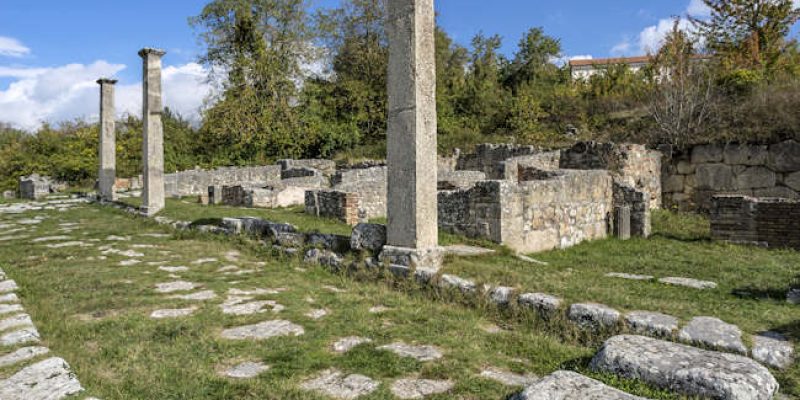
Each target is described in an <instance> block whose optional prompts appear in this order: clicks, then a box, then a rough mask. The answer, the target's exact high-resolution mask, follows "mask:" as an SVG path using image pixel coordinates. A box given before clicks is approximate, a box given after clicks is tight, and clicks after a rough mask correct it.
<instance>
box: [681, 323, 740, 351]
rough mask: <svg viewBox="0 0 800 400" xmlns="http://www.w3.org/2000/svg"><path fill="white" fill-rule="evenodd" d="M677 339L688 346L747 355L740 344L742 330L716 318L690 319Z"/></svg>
mask: <svg viewBox="0 0 800 400" xmlns="http://www.w3.org/2000/svg"><path fill="white" fill-rule="evenodd" d="M678 339H680V341H682V342H684V343H688V344H694V345H700V346H706V347H710V348H712V349H716V350H723V351H730V352H734V353H739V354H747V347H745V345H744V343H742V330H741V329H739V327H738V326H736V325H732V324H728V323H726V322H724V321H722V320H719V319H717V318H712V317H695V318H692V320H691V321H689V324H688V325H686V326H685V327H683V329H681V331H680V333H679V334H678Z"/></svg>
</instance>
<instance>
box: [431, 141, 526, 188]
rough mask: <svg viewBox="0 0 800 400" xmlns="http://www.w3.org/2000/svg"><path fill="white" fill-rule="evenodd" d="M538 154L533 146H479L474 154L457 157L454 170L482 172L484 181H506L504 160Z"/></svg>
mask: <svg viewBox="0 0 800 400" xmlns="http://www.w3.org/2000/svg"><path fill="white" fill-rule="evenodd" d="M540 152H541V151H540V150H539V149H537V148H536V147H533V146H520V145H514V144H481V145H478V147H476V149H475V152H474V153H471V154H464V155H459V156H458V157H457V160H456V162H455V170H458V171H479V172H483V173H484V174H486V179H506V166H505V162H506V160H508V159H511V158H514V157H521V156H531V155H536V154H539V153H540ZM441 163H442V162H441V161H440V164H441Z"/></svg>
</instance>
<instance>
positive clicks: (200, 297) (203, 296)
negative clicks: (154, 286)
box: [169, 290, 217, 301]
mask: <svg viewBox="0 0 800 400" xmlns="http://www.w3.org/2000/svg"><path fill="white" fill-rule="evenodd" d="M169 298H170V299H178V300H189V301H205V300H213V299H216V298H217V294H216V293H214V291H213V290H204V291H202V292H196V293H189V294H176V295H173V296H169Z"/></svg>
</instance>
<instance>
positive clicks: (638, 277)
mask: <svg viewBox="0 0 800 400" xmlns="http://www.w3.org/2000/svg"><path fill="white" fill-rule="evenodd" d="M605 276H606V278H620V279H628V280H631V281H650V280H653V279H655V277H654V276H651V275H636V274H626V273H622V272H609V273H607V274H606V275H605Z"/></svg>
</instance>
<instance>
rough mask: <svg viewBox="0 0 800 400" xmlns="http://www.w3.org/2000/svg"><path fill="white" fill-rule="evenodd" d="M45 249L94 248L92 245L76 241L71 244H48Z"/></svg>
mask: <svg viewBox="0 0 800 400" xmlns="http://www.w3.org/2000/svg"><path fill="white" fill-rule="evenodd" d="M45 247H47V248H50V249H62V248H64V247H92V244H91V243H86V242H82V241H80V240H74V241H71V242H61V243H51V244H46V245H45Z"/></svg>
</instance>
